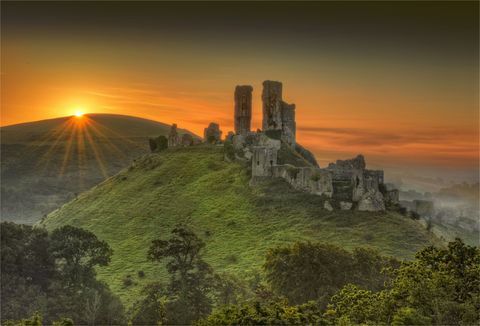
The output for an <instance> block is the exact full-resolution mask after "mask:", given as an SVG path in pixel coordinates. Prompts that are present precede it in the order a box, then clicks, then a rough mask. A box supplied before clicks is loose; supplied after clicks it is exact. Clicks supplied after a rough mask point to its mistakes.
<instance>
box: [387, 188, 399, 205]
mask: <svg viewBox="0 0 480 326" xmlns="http://www.w3.org/2000/svg"><path fill="white" fill-rule="evenodd" d="M385 200H386V201H387V202H389V203H391V204H399V203H400V192H399V191H398V189H392V190H387V193H386V194H385Z"/></svg>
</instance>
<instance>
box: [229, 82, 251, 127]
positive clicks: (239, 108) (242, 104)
mask: <svg viewBox="0 0 480 326" xmlns="http://www.w3.org/2000/svg"><path fill="white" fill-rule="evenodd" d="M252 91H253V87H252V86H250V85H243V86H237V87H235V113H234V115H235V116H234V120H235V133H236V134H237V135H244V134H248V133H249V132H250V124H251V122H252Z"/></svg>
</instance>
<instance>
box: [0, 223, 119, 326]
mask: <svg viewBox="0 0 480 326" xmlns="http://www.w3.org/2000/svg"><path fill="white" fill-rule="evenodd" d="M0 252H1V259H2V265H1V276H2V277H1V291H2V292H1V294H2V298H1V299H2V300H1V308H2V310H1V311H2V316H1V317H2V324H3V323H4V322H6V320H17V321H18V320H19V321H18V322H15V323H16V324H15V325H17V324H19V325H26V323H27V321H28V320H30V321H28V323H30V322H31V320H33V319H32V318H31V319H25V318H27V317H28V316H32V315H34V313H35V312H36V311H37V312H39V313H38V315H39V316H40V315H42V316H43V322H44V323H45V324H52V323H54V322H55V320H59V319H62V318H64V317H65V316H68V317H69V318H72V319H73V320H75V323H76V324H87V323H90V324H93V323H95V322H98V323H99V324H105V325H107V324H120V323H122V322H123V321H124V312H123V306H122V304H121V302H120V301H119V299H118V298H117V297H116V296H114V295H113V294H112V293H111V292H110V290H109V288H108V287H107V286H106V285H105V284H104V283H101V282H99V281H97V280H96V279H95V272H94V267H95V266H98V265H102V264H106V263H108V261H109V259H110V255H111V249H110V248H109V247H108V245H107V244H106V243H104V242H102V241H100V240H98V239H97V238H96V237H95V235H93V233H91V232H88V231H85V230H82V229H77V228H73V227H64V228H62V229H58V230H56V231H54V232H52V234H50V235H49V234H48V232H47V231H46V230H44V229H41V228H34V227H31V226H26V225H17V224H14V223H1V247H0ZM72 275H81V277H72ZM90 308H95V309H90ZM36 320H38V318H37V319H36ZM60 322H62V323H63V324H59V323H60ZM56 323H57V324H58V325H68V323H67V321H66V320H63V321H58V322H56ZM71 324H73V322H72V323H71Z"/></svg>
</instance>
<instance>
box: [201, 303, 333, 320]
mask: <svg viewBox="0 0 480 326" xmlns="http://www.w3.org/2000/svg"><path fill="white" fill-rule="evenodd" d="M197 325H199V326H207V325H212V326H213V325H328V323H327V321H326V320H325V319H324V318H323V317H322V311H321V310H320V308H319V306H318V305H317V304H316V303H315V302H309V303H306V304H303V305H299V306H289V305H288V304H287V302H286V301H285V300H283V301H271V302H258V301H254V302H250V303H244V304H241V305H236V306H234V305H228V306H224V307H222V308H221V309H219V310H217V311H216V312H214V313H213V314H211V315H210V316H208V317H207V318H205V319H202V320H200V321H199V322H198V323H197Z"/></svg>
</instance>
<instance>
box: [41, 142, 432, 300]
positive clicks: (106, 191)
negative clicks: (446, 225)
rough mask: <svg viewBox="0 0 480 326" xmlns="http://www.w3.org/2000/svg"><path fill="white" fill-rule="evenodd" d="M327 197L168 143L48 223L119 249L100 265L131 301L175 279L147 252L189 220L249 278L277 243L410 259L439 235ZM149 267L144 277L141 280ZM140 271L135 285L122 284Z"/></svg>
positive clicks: (211, 256) (210, 251) (219, 260)
mask: <svg viewBox="0 0 480 326" xmlns="http://www.w3.org/2000/svg"><path fill="white" fill-rule="evenodd" d="M321 207H323V204H322V198H320V197H319V196H314V195H309V194H305V193H300V192H296V191H293V190H292V189H291V188H290V187H289V186H288V184H286V183H285V182H284V181H282V180H277V181H272V182H269V183H267V184H264V185H261V186H256V187H250V186H249V176H248V175H247V172H246V169H245V168H244V167H242V166H241V165H239V164H237V163H227V162H225V161H224V160H223V149H222V148H221V147H208V146H195V147H191V148H185V149H169V150H167V151H165V152H163V153H160V154H150V155H146V156H144V157H142V158H140V159H138V160H137V161H136V162H135V163H134V165H132V166H131V167H130V168H129V169H125V170H123V171H121V172H120V173H119V174H117V175H116V176H114V177H112V178H110V179H108V180H106V181H105V182H103V183H102V184H100V185H98V186H96V187H94V188H93V189H91V190H89V191H87V192H85V193H83V194H81V195H80V196H79V197H78V198H77V199H75V200H73V201H71V202H69V203H68V204H66V205H64V206H63V207H62V208H60V209H59V210H57V211H54V212H53V213H51V214H50V215H49V216H48V217H47V218H46V219H45V220H44V221H43V222H42V224H43V225H44V226H45V227H47V228H48V229H54V228H56V227H59V226H61V225H65V224H71V225H75V226H79V227H83V228H86V229H88V230H90V231H92V232H94V233H95V234H96V235H97V236H98V237H100V238H101V239H103V240H106V241H107V242H108V243H109V244H110V245H111V246H112V248H113V250H114V256H113V259H112V262H111V264H110V265H109V266H108V267H105V268H101V269H99V270H98V273H99V277H100V278H101V279H103V280H105V281H106V282H108V283H109V284H110V286H111V288H112V289H113V290H114V292H116V293H118V294H119V295H120V296H121V298H122V299H123V300H124V301H125V303H126V304H127V305H128V304H131V303H132V301H133V300H134V299H135V297H136V296H137V295H138V291H139V290H140V289H141V287H142V286H143V285H144V284H146V283H148V282H150V281H153V280H164V279H166V272H165V270H164V268H163V267H162V266H160V265H157V264H154V263H151V262H148V261H147V260H146V253H147V250H148V247H149V245H150V242H151V240H152V239H155V238H168V237H169V233H170V230H171V229H172V227H173V226H174V225H175V224H176V223H179V222H184V223H188V224H189V225H191V226H192V228H193V229H194V230H195V231H196V233H197V234H198V235H199V236H200V237H201V238H202V239H204V241H205V242H206V244H207V246H206V254H205V257H206V260H207V261H208V262H209V263H210V264H211V265H212V266H213V267H214V268H215V269H216V270H217V271H218V272H220V271H225V272H229V273H233V274H236V275H238V276H240V277H248V275H250V274H252V273H254V272H255V271H257V270H258V269H259V268H260V266H261V265H262V263H263V259H264V255H265V252H266V250H267V249H268V248H270V247H272V246H276V245H280V244H285V243H288V242H292V241H296V240H314V241H323V242H327V243H332V244H336V245H339V246H342V247H345V248H347V249H348V248H353V247H355V246H359V245H369V246H372V247H375V248H378V249H379V250H380V251H381V252H383V253H384V254H388V255H394V256H396V257H401V258H409V257H412V255H413V253H414V252H415V251H417V250H418V249H419V248H421V247H423V246H425V245H427V244H430V243H436V242H437V241H438V240H437V239H436V238H435V237H434V236H433V235H431V234H429V233H427V232H426V231H425V230H424V228H422V227H421V226H420V225H419V224H418V223H417V222H415V221H412V220H410V219H408V218H405V217H402V216H401V215H398V214H396V213H382V212H378V213H369V212H356V211H355V212H353V211H334V212H328V211H326V210H323V209H321ZM139 270H143V271H144V272H145V274H146V276H145V278H143V279H140V278H138V277H137V272H138V271H139ZM128 274H130V275H132V277H133V278H134V280H135V283H136V284H134V285H133V286H130V287H124V286H123V282H122V280H123V279H124V277H125V276H126V275H128Z"/></svg>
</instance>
